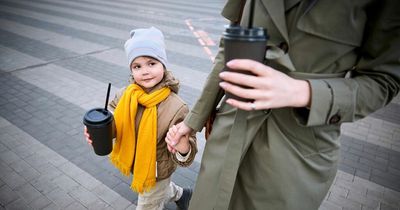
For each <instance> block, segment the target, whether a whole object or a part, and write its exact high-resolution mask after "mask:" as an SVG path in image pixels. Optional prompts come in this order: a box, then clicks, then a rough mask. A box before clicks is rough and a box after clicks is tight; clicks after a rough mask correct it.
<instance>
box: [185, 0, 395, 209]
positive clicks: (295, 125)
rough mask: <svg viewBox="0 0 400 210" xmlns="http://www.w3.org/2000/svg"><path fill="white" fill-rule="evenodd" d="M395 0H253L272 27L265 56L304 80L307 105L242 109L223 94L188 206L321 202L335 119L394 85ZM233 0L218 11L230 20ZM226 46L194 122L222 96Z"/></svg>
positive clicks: (384, 98) (380, 101) (370, 107)
mask: <svg viewBox="0 0 400 210" xmlns="http://www.w3.org/2000/svg"><path fill="white" fill-rule="evenodd" d="M399 2H400V1H398V0H383V1H372V0H352V1H350V0H337V1H334V2H332V1H329V0H256V2H255V13H254V14H255V15H254V25H255V26H259V27H264V28H266V29H267V30H268V34H269V36H270V39H269V41H268V46H269V47H268V51H267V53H266V58H267V59H266V60H267V61H266V64H267V65H269V66H271V67H273V68H275V69H277V70H279V71H282V72H284V73H286V74H288V75H289V76H291V77H294V78H298V79H304V80H307V81H308V82H309V84H310V86H311V94H312V98H311V106H310V108H309V109H307V108H290V107H289V108H280V109H273V110H261V111H252V112H245V111H237V110H236V109H235V108H232V107H231V106H229V105H228V104H226V103H224V99H222V104H221V107H220V109H219V111H218V113H217V118H216V120H215V122H214V127H213V132H212V133H211V136H210V138H209V140H208V141H207V144H206V146H205V150H204V154H203V159H202V163H201V168H200V172H199V176H198V180H197V183H196V186H195V190H194V194H193V197H192V200H191V203H190V209H191V210H197V209H198V210H208V209H273V210H276V209H304V210H312V209H318V207H319V205H320V204H321V202H322V200H323V198H324V197H325V195H326V193H327V192H328V190H329V187H330V186H331V184H332V181H333V179H334V177H335V175H336V171H337V162H338V158H339V147H340V141H339V137H340V125H341V123H343V122H353V121H355V120H358V119H361V118H363V117H365V116H366V115H368V114H370V113H372V112H374V111H376V110H377V109H379V108H382V107H383V106H385V105H386V104H388V103H389V102H390V100H391V99H392V98H393V97H394V96H395V95H396V94H397V93H398V92H399V89H400V64H399V61H400V16H399V14H400V13H399V12H398V11H397V10H398V8H400V5H399ZM239 5H240V0H228V1H227V3H226V5H225V7H224V9H223V11H222V14H223V15H224V16H225V17H226V18H227V19H229V20H231V21H236V20H237V19H238V16H239V15H238V14H239V10H240V6H239ZM249 5H250V4H249V1H247V3H246V6H245V8H244V13H243V17H242V20H241V25H246V24H247V21H248V19H249V12H248V11H249ZM223 47H224V45H223V40H221V45H220V52H219V54H218V55H217V57H216V62H215V65H214V68H213V71H212V72H211V74H210V75H209V77H208V79H207V82H206V85H205V88H204V90H203V92H202V94H201V96H200V98H199V100H198V101H197V103H196V104H195V106H194V108H193V109H192V111H191V112H190V113H189V115H188V116H187V117H186V119H185V123H186V124H187V125H188V126H189V127H191V128H193V129H194V130H196V131H199V130H201V129H202V127H203V125H204V122H205V121H206V119H207V117H208V116H209V114H210V112H211V110H213V108H214V106H215V105H216V104H217V103H218V101H219V98H218V93H219V92H221V89H220V88H219V86H218V83H219V81H220V80H219V77H218V73H219V72H220V71H221V70H222V69H223V67H224V56H223V51H224V48H223ZM282 85H284V84H282ZM241 119H247V120H241Z"/></svg>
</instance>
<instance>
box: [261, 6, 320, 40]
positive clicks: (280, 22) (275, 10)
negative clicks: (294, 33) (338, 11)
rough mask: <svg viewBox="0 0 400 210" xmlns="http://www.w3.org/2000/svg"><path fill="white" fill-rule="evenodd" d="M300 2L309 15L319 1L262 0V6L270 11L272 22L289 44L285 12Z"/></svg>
mask: <svg viewBox="0 0 400 210" xmlns="http://www.w3.org/2000/svg"><path fill="white" fill-rule="evenodd" d="M300 1H303V2H304V4H303V6H304V7H303V8H304V10H303V11H304V13H307V12H308V11H310V9H311V8H312V7H313V6H314V5H315V3H316V2H317V1H318V0H261V5H262V6H264V8H265V9H266V10H267V11H268V13H269V15H270V16H271V19H272V21H273V22H274V24H275V26H276V27H277V28H278V30H279V32H280V33H281V34H282V36H283V38H284V39H285V41H286V42H287V43H289V34H288V28H287V24H286V17H285V12H286V10H287V9H290V8H291V7H293V6H294V5H295V4H297V3H298V2H300Z"/></svg>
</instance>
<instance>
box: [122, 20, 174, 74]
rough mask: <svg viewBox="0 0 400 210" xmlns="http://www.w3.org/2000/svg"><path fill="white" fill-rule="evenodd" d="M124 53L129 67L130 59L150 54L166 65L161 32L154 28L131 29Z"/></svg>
mask: <svg viewBox="0 0 400 210" xmlns="http://www.w3.org/2000/svg"><path fill="white" fill-rule="evenodd" d="M124 47H125V53H126V56H127V58H128V64H129V67H130V66H131V64H132V61H133V60H134V59H135V58H137V57H139V56H150V57H153V58H155V59H157V60H158V61H160V62H161V63H162V64H163V65H164V67H165V68H166V67H167V63H168V60H167V54H166V52H165V43H164V35H163V33H162V32H161V31H160V30H159V29H157V28H155V27H150V28H139V29H135V30H132V31H131V38H130V39H128V40H127V41H126V42H125V45H124Z"/></svg>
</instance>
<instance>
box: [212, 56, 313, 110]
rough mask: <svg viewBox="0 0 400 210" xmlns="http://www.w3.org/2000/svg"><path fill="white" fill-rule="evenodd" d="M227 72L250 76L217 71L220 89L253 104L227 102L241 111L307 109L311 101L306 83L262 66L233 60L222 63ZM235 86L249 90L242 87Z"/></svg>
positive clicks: (243, 60) (246, 61)
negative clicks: (285, 108) (287, 108)
mask: <svg viewBox="0 0 400 210" xmlns="http://www.w3.org/2000/svg"><path fill="white" fill-rule="evenodd" d="M226 65H227V66H228V67H229V68H230V69H235V70H241V71H248V72H251V73H253V74H254V75H256V76H253V75H246V74H240V73H234V72H227V71H224V72H221V73H220V74H219V76H220V78H221V79H222V80H223V81H222V82H220V84H219V85H220V87H221V88H222V89H224V90H225V91H227V92H230V93H232V94H234V95H237V96H239V97H242V98H246V99H251V100H254V101H253V102H244V101H238V100H235V99H228V100H226V103H228V104H230V105H232V106H234V107H236V108H239V109H244V110H248V111H249V110H264V109H271V108H281V107H308V106H309V105H310V100H311V88H310V85H309V83H308V82H307V81H305V80H297V79H293V78H291V77H289V76H287V75H286V74H284V73H282V72H280V71H277V70H275V69H273V68H271V67H269V66H266V65H264V64H262V63H259V62H256V61H253V60H248V59H235V60H231V61H229V62H228V63H227V64H226ZM238 85H242V86H247V87H251V88H250V89H246V88H242V87H240V86H238Z"/></svg>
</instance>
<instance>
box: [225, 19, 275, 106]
mask: <svg viewBox="0 0 400 210" xmlns="http://www.w3.org/2000/svg"><path fill="white" fill-rule="evenodd" d="M223 37H224V47H225V49H224V50H225V51H224V55H225V62H226V63H227V62H228V61H230V60H232V59H238V58H240V59H252V60H255V61H258V62H263V61H264V57H265V51H266V47H267V40H268V35H267V30H266V29H264V28H261V27H254V28H244V27H241V26H238V25H228V26H227V27H226V29H225V32H224V33H223ZM224 70H225V71H233V72H237V73H242V74H251V73H249V72H247V71H240V70H233V69H229V68H228V67H225V68H224ZM242 87H243V86H242ZM245 88H246V87H245ZM225 95H226V97H227V98H234V99H237V100H240V101H249V100H248V99H243V98H240V97H238V96H235V95H233V94H231V93H229V92H226V94H225Z"/></svg>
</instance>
